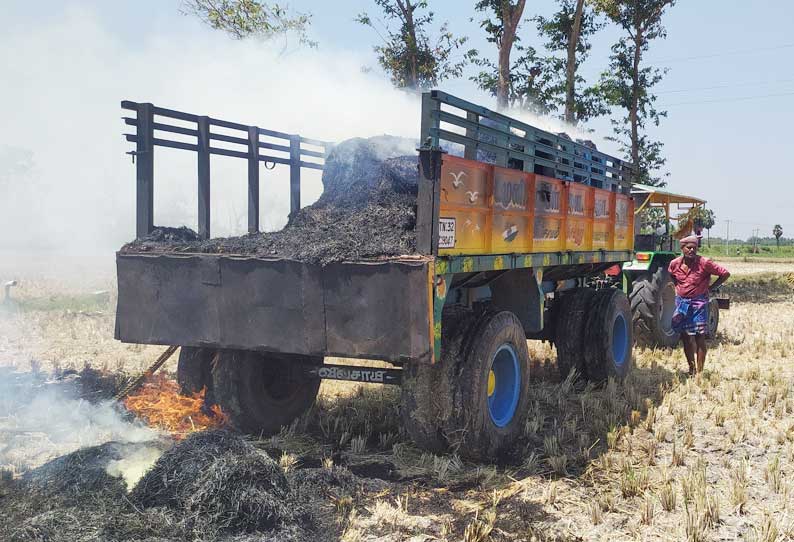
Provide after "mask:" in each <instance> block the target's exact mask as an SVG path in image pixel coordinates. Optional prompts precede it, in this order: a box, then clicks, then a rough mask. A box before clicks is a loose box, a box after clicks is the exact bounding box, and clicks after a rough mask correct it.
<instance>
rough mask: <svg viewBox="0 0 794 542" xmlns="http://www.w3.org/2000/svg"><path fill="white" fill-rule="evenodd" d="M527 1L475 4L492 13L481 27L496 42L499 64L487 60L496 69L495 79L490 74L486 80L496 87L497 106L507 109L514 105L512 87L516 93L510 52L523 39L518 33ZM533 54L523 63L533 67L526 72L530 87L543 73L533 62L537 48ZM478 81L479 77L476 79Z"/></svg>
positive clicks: (495, 0)
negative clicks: (511, 97) (511, 96)
mask: <svg viewBox="0 0 794 542" xmlns="http://www.w3.org/2000/svg"><path fill="white" fill-rule="evenodd" d="M525 3H526V0H518V1H517V2H515V3H514V2H512V1H511V0H480V1H479V2H477V3H476V4H475V6H474V9H476V10H477V11H479V12H488V13H489V15H488V18H487V19H484V20H482V21H480V27H481V28H484V29H485V32H486V33H487V34H488V38H487V40H488V42H490V43H495V44H496V47H497V49H498V51H499V54H498V60H497V63H496V65H495V66H494V65H493V63H491V62H490V61H484V62H482V64H481V65H485V66H487V67H489V68H495V69H496V74H495V79H493V78H489V76H487V77H486V79H487V80H486V81H484V83H485V84H487V85H489V87H490V86H492V87H493V93H494V94H495V96H496V107H497V109H500V110H502V109H506V108H507V107H508V106H509V105H510V95H511V89H512V90H513V94H514V95H515V79H514V77H513V76H512V75H511V67H512V66H511V64H510V55H511V53H512V51H513V45H514V44H515V43H516V42H517V41H519V38H518V36H517V35H516V32H517V31H518V25H519V23H520V22H521V17H522V15H523V13H524V4H525ZM530 49H531V48H530ZM531 53H532V54H531V55H529V56H527V57H526V58H523V60H522V65H523V66H524V67H529V68H528V70H527V74H526V75H527V78H528V80H527V82H526V86H528V87H529V88H532V87H533V85H534V84H535V78H537V77H538V75H539V74H540V72H539V67H538V66H536V65H534V64H533V60H534V59H535V52H534V49H532V50H531ZM481 75H482V74H481ZM486 75H487V72H486ZM476 80H477V78H475V81H476ZM478 84H479V83H478ZM480 87H481V88H485V87H483V86H482V84H480Z"/></svg>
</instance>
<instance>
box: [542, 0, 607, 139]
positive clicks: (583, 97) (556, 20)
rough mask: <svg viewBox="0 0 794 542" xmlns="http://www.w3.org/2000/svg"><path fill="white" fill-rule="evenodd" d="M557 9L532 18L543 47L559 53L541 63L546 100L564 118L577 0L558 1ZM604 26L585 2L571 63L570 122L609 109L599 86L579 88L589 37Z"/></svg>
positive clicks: (583, 119)
mask: <svg viewBox="0 0 794 542" xmlns="http://www.w3.org/2000/svg"><path fill="white" fill-rule="evenodd" d="M558 3H559V11H557V12H556V13H554V14H553V15H552V16H551V17H549V18H546V17H543V16H540V15H538V16H535V17H533V18H532V20H533V21H534V22H535V23H536V24H537V29H538V34H539V35H540V36H541V37H543V38H544V39H545V40H546V42H545V44H544V46H545V47H546V49H547V50H548V51H550V52H552V53H557V54H562V55H564V57H563V58H560V57H558V56H549V57H547V58H546V59H545V62H543V63H542V65H543V67H544V68H545V69H546V70H548V71H549V76H548V77H549V81H550V83H549V89H548V92H549V95H550V99H549V102H550V103H551V104H552V105H553V109H554V111H555V112H558V111H563V114H561V115H560V117H561V118H563V119H565V114H564V111H565V100H566V82H567V77H568V68H569V66H568V57H567V53H568V48H569V46H570V44H571V40H572V39H573V31H574V24H575V15H576V4H577V2H576V0H558ZM603 27H604V23H603V22H602V21H601V20H600V18H599V17H598V14H597V13H596V11H595V10H594V9H592V8H591V7H590V6H589V5H588V4H587V3H585V4H584V7H583V10H582V20H581V23H580V29H579V36H578V39H577V40H576V50H575V55H574V66H573V84H574V110H573V113H574V116H573V122H574V123H577V124H578V123H580V122H586V121H587V120H589V119H591V118H594V117H598V116H601V115H606V114H608V113H609V108H608V107H607V106H606V104H605V102H604V99H603V92H602V91H601V89H600V87H599V86H597V85H596V86H590V87H584V88H582V87H583V86H584V85H585V83H586V81H585V79H584V78H583V77H582V76H580V75H579V74H578V73H577V72H578V68H579V66H580V65H581V64H582V63H583V62H584V61H585V60H586V59H587V57H588V55H589V53H590V48H591V44H590V37H591V36H593V35H594V34H595V33H596V32H598V31H599V30H601V29H602V28H603Z"/></svg>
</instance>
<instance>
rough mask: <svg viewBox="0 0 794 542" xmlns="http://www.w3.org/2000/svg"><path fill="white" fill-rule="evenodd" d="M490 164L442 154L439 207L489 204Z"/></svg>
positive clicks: (486, 205)
mask: <svg viewBox="0 0 794 542" xmlns="http://www.w3.org/2000/svg"><path fill="white" fill-rule="evenodd" d="M491 171H492V166H490V165H489V164H483V163H482V162H476V161H474V160H465V159H463V158H457V157H455V156H447V155H444V158H443V161H442V163H441V208H442V209H443V208H444V206H445V205H451V206H455V207H481V208H485V207H488V206H490V196H491V193H490V185H491V182H490V179H491Z"/></svg>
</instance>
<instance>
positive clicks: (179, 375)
mask: <svg viewBox="0 0 794 542" xmlns="http://www.w3.org/2000/svg"><path fill="white" fill-rule="evenodd" d="M215 352H216V351H215V350H211V349H209V348H196V347H193V346H183V347H181V348H180V349H179V361H178V362H177V366H176V380H177V382H179V387H180V391H181V393H182V395H194V394H196V393H199V392H200V391H201V390H202V389H204V388H207V393H209V391H210V389H211V388H212V359H213V358H214V357H215Z"/></svg>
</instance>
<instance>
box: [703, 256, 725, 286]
mask: <svg viewBox="0 0 794 542" xmlns="http://www.w3.org/2000/svg"><path fill="white" fill-rule="evenodd" d="M706 269H707V270H708V272H709V273H710V274H712V275H717V280H715V281H714V282H712V283H711V286H709V291H712V292H713V291H714V290H716V289H717V288H719V287H720V286H722V285H723V284H724V283H725V281H726V280H728V279H729V278H730V276H731V273H730V271H728V270H727V269H725V268H724V267H722V266H721V265H719V264H716V263H714V262H713V261H711V260H708V262H707V265H706Z"/></svg>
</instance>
